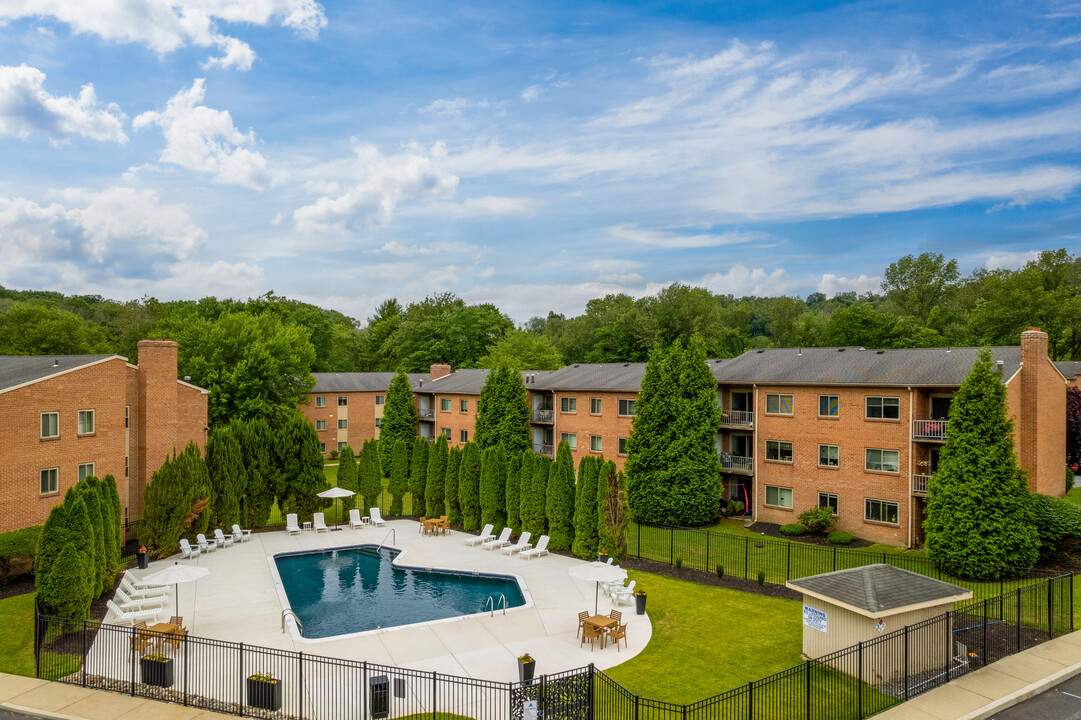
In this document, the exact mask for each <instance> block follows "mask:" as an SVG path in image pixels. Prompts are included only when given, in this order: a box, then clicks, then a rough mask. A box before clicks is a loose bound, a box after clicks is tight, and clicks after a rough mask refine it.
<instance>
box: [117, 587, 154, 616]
mask: <svg viewBox="0 0 1081 720" xmlns="http://www.w3.org/2000/svg"><path fill="white" fill-rule="evenodd" d="M115 597H116V600H115V602H116V605H117V606H118V607H119V608H120V609H121V610H124V611H129V610H147V609H150V608H153V609H155V610H161V606H162V604H163V603H162V598H160V597H152V598H130V597H128V594H127V593H126V592H124V590H123V588H117V589H116V595H115Z"/></svg>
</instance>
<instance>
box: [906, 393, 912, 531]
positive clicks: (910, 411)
mask: <svg viewBox="0 0 1081 720" xmlns="http://www.w3.org/2000/svg"><path fill="white" fill-rule="evenodd" d="M913 394H914V393H913V391H912V388H911V387H910V388H909V389H908V544H907V545H906V547H912V506H913V503H914V498H913V496H912V397H913Z"/></svg>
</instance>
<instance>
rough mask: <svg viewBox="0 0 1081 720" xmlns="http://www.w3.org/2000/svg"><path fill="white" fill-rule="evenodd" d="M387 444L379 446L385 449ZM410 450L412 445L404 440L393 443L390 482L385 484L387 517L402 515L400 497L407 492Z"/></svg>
mask: <svg viewBox="0 0 1081 720" xmlns="http://www.w3.org/2000/svg"><path fill="white" fill-rule="evenodd" d="M417 439H418V440H419V439H420V438H417ZM389 442H390V441H389V440H383V441H382V442H380V443H379V444H380V446H381V447H385V446H386V445H387V444H389ZM412 450H413V447H412V443H408V442H406V441H405V440H396V441H395V442H394V452H393V453H392V454H391V462H390V482H389V483H388V484H387V490H388V491H389V492H390V512H389V513H387V514H388V515H393V516H395V517H397V516H400V515H401V514H402V497H403V496H404V495H405V494H406V493H407V492H409V454H410V452H412Z"/></svg>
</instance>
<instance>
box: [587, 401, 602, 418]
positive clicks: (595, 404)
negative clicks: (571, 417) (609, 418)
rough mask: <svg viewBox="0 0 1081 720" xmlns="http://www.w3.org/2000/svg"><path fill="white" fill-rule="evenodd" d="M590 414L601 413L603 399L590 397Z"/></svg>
mask: <svg viewBox="0 0 1081 720" xmlns="http://www.w3.org/2000/svg"><path fill="white" fill-rule="evenodd" d="M589 414H590V415H600V414H601V399H600V398H590V399H589Z"/></svg>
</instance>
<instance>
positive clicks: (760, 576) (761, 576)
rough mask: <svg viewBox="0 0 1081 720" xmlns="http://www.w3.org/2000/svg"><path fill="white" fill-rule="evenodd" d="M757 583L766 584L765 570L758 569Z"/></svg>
mask: <svg viewBox="0 0 1081 720" xmlns="http://www.w3.org/2000/svg"><path fill="white" fill-rule="evenodd" d="M758 584H759V585H765V584H766V571H765V570H759V571H758Z"/></svg>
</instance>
